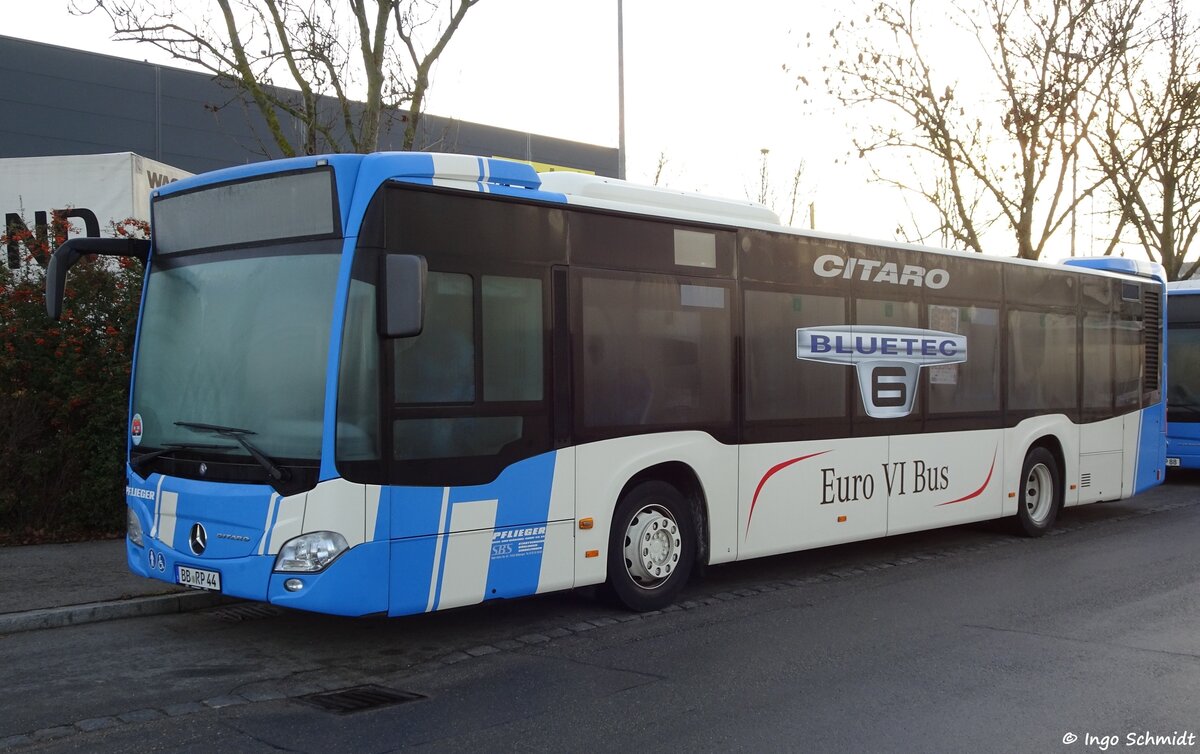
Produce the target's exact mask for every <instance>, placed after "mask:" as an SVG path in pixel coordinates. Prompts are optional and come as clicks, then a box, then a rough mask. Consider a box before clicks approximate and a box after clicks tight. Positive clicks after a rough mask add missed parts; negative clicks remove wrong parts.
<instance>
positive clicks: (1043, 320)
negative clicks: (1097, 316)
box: [1008, 309, 1079, 412]
mask: <svg viewBox="0 0 1200 754" xmlns="http://www.w3.org/2000/svg"><path fill="white" fill-rule="evenodd" d="M1076 323H1077V317H1076V316H1075V315H1074V314H1066V313H1053V312H1033V311H1020V310H1015V309H1014V310H1009V313H1008V327H1009V352H1008V408H1009V409H1010V410H1014V411H1055V410H1057V411H1067V412H1073V411H1074V410H1075V409H1076V407H1077V404H1078V397H1079V396H1078V382H1077V380H1078V368H1077V367H1078V364H1077V354H1076Z"/></svg>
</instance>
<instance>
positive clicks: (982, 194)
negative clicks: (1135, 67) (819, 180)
mask: <svg viewBox="0 0 1200 754" xmlns="http://www.w3.org/2000/svg"><path fill="white" fill-rule="evenodd" d="M1140 3H1141V0H1044V1H1043V2H1033V1H1032V0H954V2H953V3H952V4H951V8H952V9H953V14H954V16H955V19H956V21H957V24H958V26H957V30H958V33H963V34H965V35H967V36H968V37H970V38H974V39H976V40H978V44H979V47H980V50H981V51H982V53H983V60H984V61H986V63H985V66H986V79H987V80H988V81H989V82H990V83H989V84H988V87H987V88H986V91H982V92H981V91H976V90H975V88H976V87H978V84H969V85H968V84H963V83H961V81H962V80H961V79H960V78H959V77H958V76H957V75H950V73H951V72H949V71H946V70H944V69H943V70H941V71H937V70H935V66H934V65H933V63H931V61H930V58H929V57H928V56H927V54H926V53H927V50H928V49H930V48H932V47H933V46H934V45H939V44H944V35H945V33H946V31H945V30H942V32H941V34H942V35H943V36H942V38H937V39H931V38H927V37H926V34H927V33H928V31H927V29H925V28H924V27H923V26H922V24H921V19H922V12H924V11H925V10H928V11H929V12H931V13H937V14H938V16H939V17H940V16H941V11H942V10H943V8H944V6H943V5H941V4H937V5H936V7H933V6H934V4H931V3H927V4H922V3H921V2H920V0H880V1H879V2H877V3H876V4H874V6H873V10H872V11H871V12H870V13H869V14H867V15H866V16H865V17H862V16H859V17H856V19H855V20H852V21H842V22H840V23H838V24H837V26H835V27H834V28H833V29H832V30H831V31H830V38H831V39H832V42H833V47H834V59H835V60H834V62H832V63H831V64H830V65H828V66H826V67H825V72H826V74H827V78H826V79H825V86H826V87H827V88H828V90H829V92H830V93H831V94H833V95H834V96H835V97H836V98H837V99H838V100H839V101H840V102H841V103H842V104H844V105H849V106H855V107H859V106H874V107H876V108H878V110H877V111H882V112H886V111H890V112H891V114H892V116H894V117H893V118H892V119H891V120H890V122H889V121H888V120H886V119H881V120H874V119H872V120H871V125H869V126H868V127H867V129H866V131H865V132H864V133H860V134H859V135H858V136H857V137H856V140H855V145H856V148H857V149H858V151H859V154H860V155H861V156H864V157H868V156H871V155H873V154H874V153H876V152H881V151H884V150H887V151H889V152H890V151H896V150H899V151H902V152H907V153H909V154H910V155H912V156H913V157H914V158H918V159H914V161H913V162H912V163H910V164H913V165H916V164H932V165H935V166H936V167H935V169H934V170H935V173H936V177H935V178H933V179H930V180H927V181H925V182H923V183H922V182H920V181H919V180H918V181H914V180H913V179H912V177H911V174H909V175H906V176H904V177H893V178H890V179H888V182H890V183H892V184H893V185H895V186H898V187H901V188H904V189H906V190H911V191H915V192H916V193H917V194H919V195H921V196H923V197H924V198H925V199H927V200H928V201H929V203H930V204H931V205H932V206H933V207H934V208H935V209H936V210H937V212H938V214H939V216H940V218H941V223H940V225H941V228H940V230H941V231H944V232H946V233H947V234H948V235H949V236H951V237H952V238H953V240H954V241H956V242H957V243H959V244H961V245H963V246H965V247H966V248H968V249H970V250H972V251H977V252H982V251H983V248H984V247H983V241H982V239H981V235H982V233H983V231H984V230H985V229H986V228H987V227H988V226H989V225H990V224H992V223H993V222H995V221H997V220H1002V221H1003V222H1004V223H1005V224H1006V225H1007V226H1008V227H1009V228H1011V230H1012V232H1013V234H1014V240H1015V246H1016V251H1017V254H1018V256H1020V257H1021V258H1024V259H1037V258H1038V257H1040V256H1041V254H1042V252H1043V251H1044V250H1045V246H1046V242H1047V241H1048V240H1049V239H1050V237H1051V236H1052V235H1053V234H1054V233H1055V232H1056V231H1057V230H1058V229H1059V228H1060V227H1061V226H1062V225H1063V223H1064V222H1065V221H1066V220H1067V219H1068V218H1069V217H1071V216H1072V211H1073V210H1074V208H1075V207H1076V206H1078V204H1079V203H1080V202H1081V201H1083V200H1084V199H1085V198H1087V197H1088V196H1090V195H1091V193H1092V192H1093V191H1095V189H1096V184H1092V185H1089V186H1086V187H1084V188H1083V190H1082V191H1077V192H1075V193H1074V195H1068V192H1067V191H1066V184H1067V179H1068V177H1069V176H1070V175H1071V167H1072V165H1073V164H1074V160H1075V156H1076V155H1077V154H1078V153H1079V151H1080V149H1081V144H1082V143H1083V138H1084V134H1085V133H1086V132H1087V130H1088V128H1089V127H1090V126H1091V125H1092V123H1093V122H1094V121H1095V119H1096V117H1097V114H1098V112H1099V111H1098V104H1097V101H1096V100H1095V98H1091V97H1088V96H1087V93H1088V91H1089V90H1088V86H1089V85H1094V84H1095V82H1096V81H1097V80H1106V79H1107V78H1108V77H1111V76H1112V75H1113V71H1114V70H1115V68H1116V66H1115V63H1114V61H1116V60H1117V59H1118V58H1119V56H1120V55H1121V53H1122V51H1123V50H1124V49H1125V46H1126V44H1127V40H1128V36H1129V33H1130V29H1131V26H1132V23H1133V19H1134V17H1135V16H1136V13H1137V11H1138V9H1139V7H1140ZM926 6H928V7H926ZM843 40H846V41H843ZM850 40H853V41H850ZM960 63H961V64H965V62H963V61H960ZM953 73H955V74H957V73H958V71H954V72H953ZM997 105H998V106H997ZM989 110H990V112H989ZM921 155H923V156H924V157H925V158H926V159H924V160H920V159H919V156H921ZM927 158H932V160H929V159H927ZM917 175H921V173H920V172H918V173H917ZM980 198H986V200H987V201H986V204H985V203H983V202H981V201H979V199H980Z"/></svg>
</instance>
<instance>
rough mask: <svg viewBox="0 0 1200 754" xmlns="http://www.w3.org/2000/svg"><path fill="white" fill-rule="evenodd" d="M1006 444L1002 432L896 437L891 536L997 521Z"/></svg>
mask: <svg viewBox="0 0 1200 754" xmlns="http://www.w3.org/2000/svg"><path fill="white" fill-rule="evenodd" d="M1003 446H1004V433H1003V431H1002V430H982V431H977V432H954V433H938V434H928V435H903V436H898V437H893V438H892V439H891V454H890V461H889V462H888V467H887V469H886V470H885V472H884V475H885V477H886V480H885V482H888V481H890V483H891V484H890V485H888V493H889V494H888V534H902V533H904V532H910V531H920V530H922V529H934V528H937V527H940V526H952V525H954V524H962V523H967V522H970V521H983V520H986V519H989V518H997V517H999V515H1000V511H1001V508H1002V506H1003V494H1004V493H1003V487H1004V484H1003V482H1002V481H1001V478H1000V477H1001V476H1002V475H1003V469H1004V456H1003V453H1004V448H1003Z"/></svg>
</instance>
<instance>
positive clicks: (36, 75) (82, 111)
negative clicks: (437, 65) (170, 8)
mask: <svg viewBox="0 0 1200 754" xmlns="http://www.w3.org/2000/svg"><path fill="white" fill-rule="evenodd" d="M130 53H131V54H136V53H137V49H136V47H135V46H133V45H130ZM421 126H422V127H421V129H420V131H419V133H418V137H417V145H416V146H417V147H418V148H423V149H430V150H434V151H440V152H455V153H459V154H478V155H483V156H487V157H509V158H514V159H519V160H529V161H532V162H541V163H548V164H551V165H558V166H563V167H569V168H575V169H580V170H587V171H591V172H594V173H598V174H600V175H607V176H616V175H617V150H616V149H615V148H610V147H600V146H596V145H593V144H583V143H580V142H574V141H567V140H565V139H556V138H553V137H550V136H543V135H539V134H530V133H524V132H520V131H510V130H507V129H502V128H492V127H490V126H485V125H481V124H478V123H467V122H463V121H458V120H452V119H449V118H442V117H439V116H436V115H431V114H426V115H425V116H423V117H422V120H421ZM285 128H290V129H291V130H292V131H293V132H294V133H296V134H297V135H298V134H299V128H298V127H297V124H296V123H295V122H294V121H288V122H285ZM403 135H404V124H403V123H400V122H395V123H393V124H392V126H391V128H390V129H389V130H387V131H386V132H385V133H384V135H383V136H382V137H381V138H380V145H379V148H380V149H381V150H386V149H398V148H399V145H400V142H401V139H402V138H403ZM297 140H298V139H297ZM105 152H135V153H137V154H141V155H144V156H146V157H150V158H152V159H155V160H159V161H160V162H165V163H167V164H169V165H174V166H175V167H178V168H182V169H183V170H187V171H189V172H192V173H202V172H204V171H207V170H214V169H216V168H222V167H228V166H230V165H239V164H243V163H247V162H256V161H258V160H262V159H266V158H268V157H279V156H281V155H280V153H279V151H278V149H277V148H276V147H275V145H274V143H273V142H272V141H271V139H270V134H269V132H268V131H267V128H266V124H265V122H264V120H263V118H262V116H261V115H259V114H258V111H257V110H256V109H254V108H253V107H252V106H251V107H247V106H245V105H244V104H243V103H242V102H241V101H240V100H239V99H238V97H237V93H236V92H235V91H234V90H232V89H230V88H229V87H227V86H224V85H222V84H220V83H218V82H217V81H215V80H214V78H213V77H212V76H210V75H207V74H203V73H196V72H193V71H185V70H181V69H178V68H168V67H165V66H160V65H153V64H150V63H145V62H139V61H136V60H125V59H122V58H114V57H110V56H107V55H99V54H96V53H91V52H80V51H77V50H73V49H69V48H66V47H58V46H55V45H47V44H41V43H37V42H28V41H25V40H22V39H16V38H13V37H5V36H0V157H38V156H47V155H66V154H98V153H105Z"/></svg>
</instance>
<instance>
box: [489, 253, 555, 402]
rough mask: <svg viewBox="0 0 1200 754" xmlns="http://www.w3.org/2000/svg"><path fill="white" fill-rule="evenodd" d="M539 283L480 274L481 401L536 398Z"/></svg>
mask: <svg viewBox="0 0 1200 754" xmlns="http://www.w3.org/2000/svg"><path fill="white" fill-rule="evenodd" d="M542 378H543V371H542V281H541V280H537V279H534V278H515V277H498V276H494V275H484V276H483V399H484V400H485V401H540V400H541V399H542Z"/></svg>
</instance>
